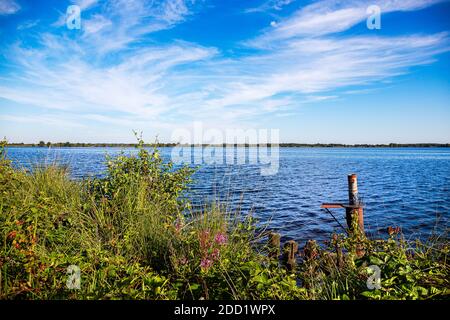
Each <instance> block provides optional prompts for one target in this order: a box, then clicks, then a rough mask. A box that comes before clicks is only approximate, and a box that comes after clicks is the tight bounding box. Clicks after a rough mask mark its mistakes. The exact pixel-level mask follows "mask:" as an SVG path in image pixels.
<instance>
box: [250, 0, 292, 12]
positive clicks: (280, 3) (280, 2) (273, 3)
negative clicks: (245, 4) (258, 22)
mask: <svg viewBox="0 0 450 320" xmlns="http://www.w3.org/2000/svg"><path fill="white" fill-rule="evenodd" d="M293 2H295V0H268V1H265V2H263V3H262V4H260V5H259V6H257V7H253V8H248V9H246V10H245V12H246V13H254V12H266V11H268V10H277V11H279V10H282V9H283V7H285V6H287V5H289V4H291V3H293Z"/></svg>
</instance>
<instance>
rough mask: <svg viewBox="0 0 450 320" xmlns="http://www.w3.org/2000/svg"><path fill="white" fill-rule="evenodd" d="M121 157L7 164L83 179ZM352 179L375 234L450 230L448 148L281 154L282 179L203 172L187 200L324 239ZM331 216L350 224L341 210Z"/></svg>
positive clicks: (214, 168) (19, 151)
mask: <svg viewBox="0 0 450 320" xmlns="http://www.w3.org/2000/svg"><path fill="white" fill-rule="evenodd" d="M120 150H121V149H118V148H57V149H47V148H8V157H9V158H10V159H12V160H13V163H14V164H15V165H16V166H19V167H22V166H24V167H30V166H32V165H33V164H37V163H55V162H58V163H64V164H68V165H69V166H70V168H71V174H72V176H73V177H74V178H82V177H87V176H98V175H99V174H101V172H104V170H105V155H106V154H109V155H112V156H113V155H117V154H118V153H119V152H120ZM124 151H125V152H126V153H133V152H135V150H133V149H124ZM195 152H201V150H200V149H199V148H196V149H195ZM247 152H250V153H251V152H255V150H254V149H251V148H250V149H247ZM162 154H163V156H164V158H165V159H167V160H169V159H170V155H171V149H170V148H162ZM349 173H357V174H358V177H359V190H360V196H361V197H362V198H363V200H364V202H365V204H366V208H365V225H366V229H367V230H368V232H369V233H371V234H372V235H376V236H380V234H382V233H384V230H385V229H386V227H387V226H397V225H400V226H401V227H402V228H403V232H404V233H405V235H406V236H407V237H413V236H421V237H426V236H427V235H429V234H430V233H431V232H432V231H433V229H435V228H436V227H438V228H439V229H441V230H442V229H446V228H447V227H448V221H449V217H450V215H449V211H450V149H446V148H423V149H422V148H398V149H397V148H395V149H389V148H370V149H369V148H368V149H363V148H280V153H279V170H278V173H277V174H275V175H271V176H262V175H261V174H260V165H255V164H249V163H248V162H247V163H246V164H242V165H202V166H201V168H200V169H199V171H198V172H197V173H196V174H195V175H194V179H195V183H194V184H193V185H192V186H191V189H190V191H189V196H190V197H191V198H192V200H193V201H194V202H195V203H205V202H211V201H213V200H215V199H221V200H227V201H228V203H230V204H231V206H240V208H242V210H243V211H249V210H252V211H253V212H254V215H255V217H257V218H258V220H259V221H261V222H263V223H264V222H268V221H270V224H269V226H270V228H271V229H275V230H279V231H280V232H281V233H282V234H283V236H284V238H288V239H295V240H298V241H302V242H303V241H306V240H307V239H319V240H324V239H327V238H328V237H329V235H330V233H331V232H333V231H340V229H339V225H338V224H337V223H336V221H335V220H334V219H333V218H332V217H331V216H330V215H329V214H328V213H327V212H325V211H324V210H323V209H320V205H321V203H323V202H347V197H348V195H347V174H349ZM333 213H334V214H335V216H336V217H337V218H338V220H339V221H340V222H341V223H342V224H343V225H345V219H344V212H343V210H339V209H334V210H333Z"/></svg>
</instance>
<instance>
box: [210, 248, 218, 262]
mask: <svg viewBox="0 0 450 320" xmlns="http://www.w3.org/2000/svg"><path fill="white" fill-rule="evenodd" d="M211 258H212V259H213V260H218V259H219V258H220V251H219V249H217V248H216V249H214V251H213V253H212V254H211Z"/></svg>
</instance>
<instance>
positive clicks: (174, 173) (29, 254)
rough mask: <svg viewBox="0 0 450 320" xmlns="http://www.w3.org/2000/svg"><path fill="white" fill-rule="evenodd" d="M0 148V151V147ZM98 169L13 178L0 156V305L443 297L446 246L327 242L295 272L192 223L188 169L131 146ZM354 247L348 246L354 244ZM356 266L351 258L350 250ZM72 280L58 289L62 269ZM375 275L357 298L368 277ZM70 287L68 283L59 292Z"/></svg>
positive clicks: (250, 233) (241, 219)
mask: <svg viewBox="0 0 450 320" xmlns="http://www.w3.org/2000/svg"><path fill="white" fill-rule="evenodd" d="M4 145H5V144H3V146H4ZM138 148H139V153H138V154H137V155H136V156H132V157H127V156H125V155H122V156H119V157H117V158H114V159H107V161H108V169H107V173H106V175H105V177H104V178H101V179H100V178H99V179H88V180H83V181H74V180H71V179H70V178H69V177H68V172H67V170H66V169H64V168H61V167H55V166H48V167H41V168H39V167H38V168H36V169H35V170H33V172H32V173H29V172H25V171H22V170H17V169H14V168H13V167H12V166H11V164H10V162H9V161H8V160H7V159H6V158H5V154H4V149H3V148H2V149H1V151H0V241H1V244H0V271H1V272H0V298H1V299H200V298H204V299H392V298H393V299H427V298H438V299H445V298H448V296H449V293H450V285H449V266H448V261H447V257H448V252H449V242H448V239H447V238H446V237H443V238H435V239H433V241H432V242H430V243H421V242H420V241H416V242H414V243H409V242H406V241H404V240H403V239H402V237H401V234H399V233H398V232H396V231H395V230H394V231H393V232H391V235H390V238H389V240H386V241H381V240H379V241H375V240H367V239H357V238H354V237H346V236H344V235H335V236H334V237H333V238H332V239H331V241H330V243H329V248H319V247H318V246H315V245H314V243H312V245H311V246H310V250H309V252H308V257H309V259H303V260H304V261H303V263H301V264H299V265H298V267H297V268H296V270H295V271H289V270H288V269H287V268H285V267H284V266H283V265H282V264H280V263H279V261H278V260H277V259H273V258H269V257H268V256H269V255H268V253H269V251H270V248H268V247H266V246H264V245H262V244H261V243H264V241H260V240H261V239H260V237H263V236H265V235H264V234H257V233H256V230H255V224H254V221H253V219H252V217H251V216H250V215H247V216H245V215H241V214H240V213H237V212H230V211H228V210H227V209H226V208H225V207H222V206H220V205H217V204H215V205H210V206H205V208H204V210H202V212H194V211H192V210H191V208H190V203H189V201H188V200H187V199H185V198H184V196H183V195H184V192H185V190H186V188H187V187H188V185H189V183H190V182H191V181H190V176H191V174H192V169H190V168H187V167H185V168H181V169H177V170H174V169H173V167H172V165H171V164H170V163H163V161H162V159H161V157H160V154H159V152H158V150H157V149H153V150H151V151H147V150H146V149H144V148H143V142H142V141H140V143H139V145H138ZM357 242H358V243H357ZM361 246H363V247H364V250H365V255H364V256H363V257H358V256H357V255H356V251H357V248H361ZM71 265H75V266H77V267H79V269H80V276H81V283H80V288H79V289H69V288H68V287H67V284H68V283H67V281H68V279H70V278H71V277H70V275H68V274H67V270H68V268H69V266H71ZM370 265H377V266H378V267H379V268H380V271H381V274H380V275H381V288H380V289H374V290H369V289H368V288H367V284H366V280H367V278H368V277H369V276H370V274H369V270H368V266H370ZM69 284H70V283H69Z"/></svg>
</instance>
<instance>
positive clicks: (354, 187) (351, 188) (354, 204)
mask: <svg viewBox="0 0 450 320" xmlns="http://www.w3.org/2000/svg"><path fill="white" fill-rule="evenodd" d="M348 203H349V207H347V208H346V209H345V213H346V220H347V226H348V228H349V230H350V231H354V230H353V224H352V222H353V219H355V218H356V219H357V223H358V227H359V230H360V232H361V233H364V209H363V206H362V205H361V202H360V200H359V196H358V177H357V176H356V174H350V175H348Z"/></svg>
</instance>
